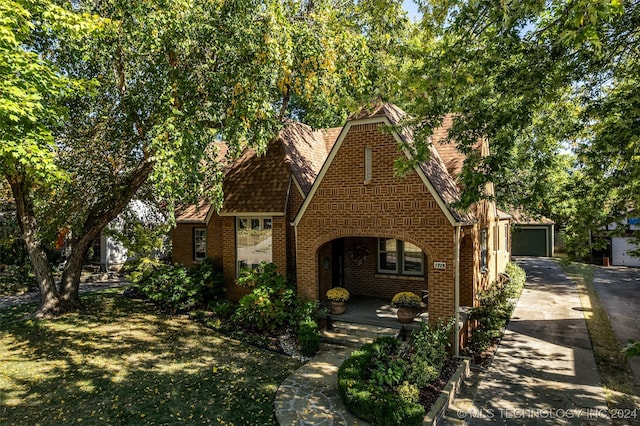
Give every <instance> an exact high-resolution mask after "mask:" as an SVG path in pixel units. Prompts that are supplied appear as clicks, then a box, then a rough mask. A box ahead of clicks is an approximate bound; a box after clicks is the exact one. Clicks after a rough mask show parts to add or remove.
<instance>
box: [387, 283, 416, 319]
mask: <svg viewBox="0 0 640 426" xmlns="http://www.w3.org/2000/svg"><path fill="white" fill-rule="evenodd" d="M420 302H421V300H420V296H418V295H417V294H415V293H412V292H410V291H401V292H400V293H396V295H395V296H393V299H392V300H391V305H392V306H393V307H394V308H398V312H397V314H396V315H397V316H398V320H399V321H400V322H401V323H405V324H408V323H411V322H413V319H414V318H415V316H416V311H417V310H418V308H420V306H421V304H420Z"/></svg>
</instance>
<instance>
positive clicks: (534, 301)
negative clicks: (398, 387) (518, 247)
mask: <svg viewBox="0 0 640 426" xmlns="http://www.w3.org/2000/svg"><path fill="white" fill-rule="evenodd" d="M518 263H519V264H520V266H522V267H523V268H524V270H525V271H526V273H527V281H526V285H525V288H524V290H523V292H522V295H521V296H520V299H519V300H518V304H517V305H516V309H515V311H514V313H513V316H512V318H511V322H510V323H509V325H508V327H507V329H506V331H505V335H504V337H503V339H502V341H501V342H500V346H499V348H498V350H497V352H496V354H495V358H494V359H493V362H492V364H491V367H490V368H489V371H488V372H487V375H486V376H485V378H484V380H482V382H481V383H480V384H479V386H478V390H477V393H476V396H475V399H474V401H473V406H472V407H471V409H470V410H467V411H466V413H465V412H461V413H459V414H458V415H459V417H460V418H463V417H464V418H465V422H466V423H467V424H470V425H474V426H475V425H485V424H502V425H523V424H524V425H557V424H562V425H576V426H578V425H580V426H581V425H594V426H595V425H607V424H611V420H610V418H609V413H608V411H607V405H606V402H605V399H604V392H603V389H602V385H601V382H600V376H599V374H598V371H597V368H596V363H595V358H594V356H593V351H592V349H591V341H590V340H589V335H588V332H587V327H586V322H585V319H584V316H583V313H582V309H581V304H580V298H579V296H578V290H577V288H576V285H575V284H574V283H573V282H571V281H570V280H569V279H568V278H567V276H566V275H565V274H564V272H563V271H562V270H561V269H560V267H559V266H558V265H557V264H556V263H555V262H553V261H552V260H550V259H545V258H518Z"/></svg>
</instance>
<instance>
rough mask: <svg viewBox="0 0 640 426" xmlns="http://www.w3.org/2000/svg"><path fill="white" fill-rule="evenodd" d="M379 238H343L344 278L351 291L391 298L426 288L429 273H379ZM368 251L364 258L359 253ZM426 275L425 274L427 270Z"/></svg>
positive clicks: (420, 291)
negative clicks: (422, 274)
mask: <svg viewBox="0 0 640 426" xmlns="http://www.w3.org/2000/svg"><path fill="white" fill-rule="evenodd" d="M377 243H378V239H377V238H345V239H344V281H345V287H346V288H347V290H349V292H351V293H352V294H359V295H367V296H376V297H380V298H382V299H391V298H392V297H393V296H394V295H395V294H396V293H399V292H401V291H412V292H414V293H415V294H417V295H418V296H421V295H422V290H427V277H426V276H424V277H416V276H398V275H390V274H380V273H377V272H376V270H377V258H376V257H377ZM363 249H366V251H367V252H368V253H369V254H368V255H367V256H366V258H364V259H362V260H360V259H361V257H360V256H358V254H357V253H362V251H363ZM425 275H426V274H425Z"/></svg>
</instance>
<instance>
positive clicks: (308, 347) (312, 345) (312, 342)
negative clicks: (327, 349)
mask: <svg viewBox="0 0 640 426" xmlns="http://www.w3.org/2000/svg"><path fill="white" fill-rule="evenodd" d="M298 342H299V343H300V351H301V352H302V354H303V355H304V356H314V355H315V354H316V352H318V350H319V349H320V332H319V331H318V323H317V322H315V321H313V320H306V321H302V322H301V323H300V325H299V327H298Z"/></svg>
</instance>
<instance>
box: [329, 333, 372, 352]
mask: <svg viewBox="0 0 640 426" xmlns="http://www.w3.org/2000/svg"><path fill="white" fill-rule="evenodd" d="M320 339H321V340H322V341H323V342H325V343H330V344H332V345H337V346H346V347H349V348H359V347H360V346H362V345H364V344H366V343H371V342H373V339H372V338H370V337H358V336H351V335H349V334H344V333H335V332H333V331H328V330H324V331H323V332H322V333H321V334H320Z"/></svg>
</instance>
